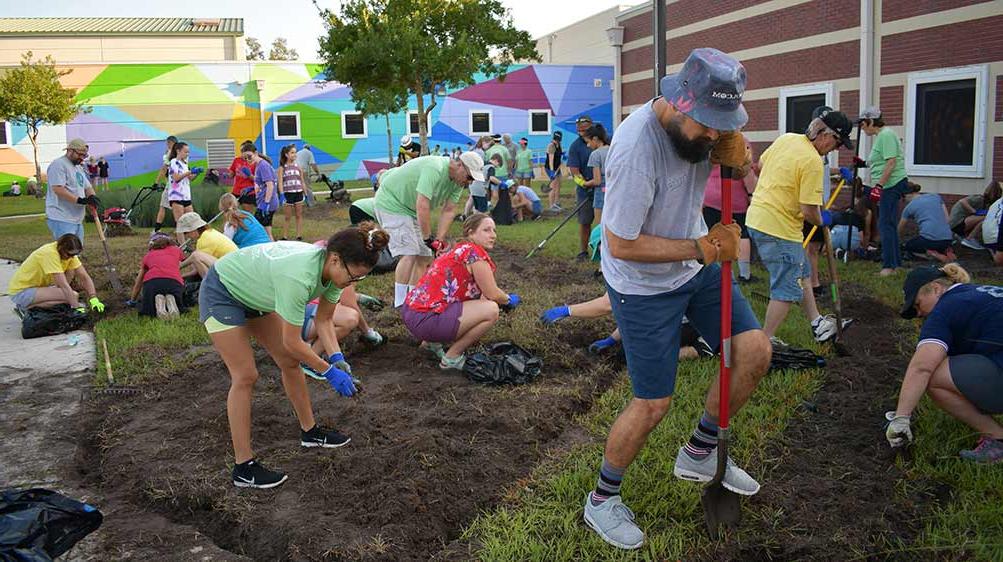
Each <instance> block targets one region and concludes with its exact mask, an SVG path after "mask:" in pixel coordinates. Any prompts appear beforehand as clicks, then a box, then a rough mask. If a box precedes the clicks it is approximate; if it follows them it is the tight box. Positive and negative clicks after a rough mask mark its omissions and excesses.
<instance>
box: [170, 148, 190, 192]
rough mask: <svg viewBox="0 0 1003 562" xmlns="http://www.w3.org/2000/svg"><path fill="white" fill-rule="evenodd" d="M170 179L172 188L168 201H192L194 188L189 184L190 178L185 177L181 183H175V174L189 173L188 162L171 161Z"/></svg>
mask: <svg viewBox="0 0 1003 562" xmlns="http://www.w3.org/2000/svg"><path fill="white" fill-rule="evenodd" d="M167 173H168V175H169V176H170V177H169V178H168V179H169V180H170V188H168V189H169V191H168V192H167V200H168V201H191V200H192V188H191V184H190V183H189V178H187V177H184V178H182V179H181V180H180V181H174V175H175V174H187V173H188V162H185V161H183V160H178V159H177V158H175V159H173V160H171V168H170V170H168V172H167Z"/></svg>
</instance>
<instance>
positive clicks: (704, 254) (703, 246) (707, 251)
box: [693, 235, 720, 265]
mask: <svg viewBox="0 0 1003 562" xmlns="http://www.w3.org/2000/svg"><path fill="white" fill-rule="evenodd" d="M693 244H694V245H696V248H697V261H698V262H700V263H702V264H704V265H708V264H712V263H714V262H716V261H717V255H718V253H719V252H720V248H719V247H718V245H717V244H716V243H715V242H714V241H713V240H711V239H710V237H709V236H707V235H705V236H702V237H700V238H697V239H696V240H694V241H693Z"/></svg>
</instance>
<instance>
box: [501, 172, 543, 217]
mask: <svg viewBox="0 0 1003 562" xmlns="http://www.w3.org/2000/svg"><path fill="white" fill-rule="evenodd" d="M509 182H510V184H511V185H510V186H509V193H510V194H511V195H512V210H513V211H515V219H516V220H517V221H523V220H526V219H527V218H529V219H532V220H536V219H538V218H540V217H541V216H542V215H543V202H542V201H540V196H539V195H537V194H536V192H535V191H533V188H532V187H529V186H528V185H521V184H519V185H516V184H514V183H511V182H512V180H509Z"/></svg>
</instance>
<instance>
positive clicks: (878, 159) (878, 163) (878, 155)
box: [867, 127, 906, 188]
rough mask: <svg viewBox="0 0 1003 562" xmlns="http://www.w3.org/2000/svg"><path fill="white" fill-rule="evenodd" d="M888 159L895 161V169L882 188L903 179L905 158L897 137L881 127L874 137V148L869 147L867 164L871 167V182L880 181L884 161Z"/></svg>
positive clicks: (883, 171)
mask: <svg viewBox="0 0 1003 562" xmlns="http://www.w3.org/2000/svg"><path fill="white" fill-rule="evenodd" d="M889 158H894V159H895V168H893V169H892V173H891V175H890V176H888V181H886V182H885V184H884V185H883V186H882V187H884V188H889V187H891V186H893V185H895V184H897V183H898V182H900V181H902V180H904V179H905V177H906V175H905V156H904V155H903V154H902V143H900V142H899V138H898V135H896V134H895V131H892V130H891V129H889V128H888V127H882V128H881V130H880V131H879V132H878V134H877V135H875V136H874V146H873V147H871V157H870V158H868V159H867V163H868V164H869V165H870V166H871V181H873V182H878V181H881V175H882V174H884V173H885V161H886V160H888V159H889Z"/></svg>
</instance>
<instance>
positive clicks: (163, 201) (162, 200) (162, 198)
mask: <svg viewBox="0 0 1003 562" xmlns="http://www.w3.org/2000/svg"><path fill="white" fill-rule="evenodd" d="M170 191H171V190H170V189H168V188H166V187H165V188H164V190H163V191H161V192H160V206H161V207H163V208H165V209H167V210H170V209H171V202H170V201H168V200H167V194H168V193H169V192H170Z"/></svg>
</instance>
